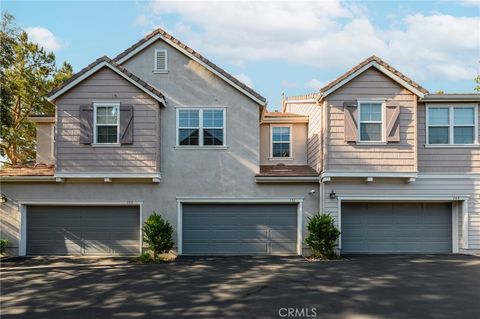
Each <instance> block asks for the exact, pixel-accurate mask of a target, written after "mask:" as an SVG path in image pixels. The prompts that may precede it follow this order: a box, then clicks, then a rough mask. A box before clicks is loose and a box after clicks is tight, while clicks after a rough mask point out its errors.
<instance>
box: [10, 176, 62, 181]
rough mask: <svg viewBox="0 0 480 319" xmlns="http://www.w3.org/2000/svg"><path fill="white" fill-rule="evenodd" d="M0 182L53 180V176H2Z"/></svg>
mask: <svg viewBox="0 0 480 319" xmlns="http://www.w3.org/2000/svg"><path fill="white" fill-rule="evenodd" d="M0 182H55V177H54V176H2V177H0Z"/></svg>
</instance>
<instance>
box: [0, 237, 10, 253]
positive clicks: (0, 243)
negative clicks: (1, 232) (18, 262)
mask: <svg viewBox="0 0 480 319" xmlns="http://www.w3.org/2000/svg"><path fill="white" fill-rule="evenodd" d="M7 245H8V240H6V239H0V254H2V255H3V254H4V253H5V248H7Z"/></svg>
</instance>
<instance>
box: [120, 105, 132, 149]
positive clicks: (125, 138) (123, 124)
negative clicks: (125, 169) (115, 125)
mask: <svg viewBox="0 0 480 319" xmlns="http://www.w3.org/2000/svg"><path fill="white" fill-rule="evenodd" d="M120 144H133V106H132V105H121V106H120Z"/></svg>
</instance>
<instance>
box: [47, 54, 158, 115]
mask: <svg viewBox="0 0 480 319" xmlns="http://www.w3.org/2000/svg"><path fill="white" fill-rule="evenodd" d="M103 67H108V68H109V69H110V70H112V71H114V72H115V73H117V74H118V75H120V76H121V77H123V78H124V79H125V80H127V81H128V82H130V83H132V84H133V85H134V86H136V87H137V88H139V89H140V90H141V91H143V92H145V93H146V94H148V95H149V96H150V97H152V98H153V99H155V100H157V101H158V102H159V103H160V104H161V105H162V106H164V107H166V106H167V103H166V101H165V98H163V97H160V96H158V95H156V94H154V93H152V92H151V91H149V90H148V89H147V88H145V87H143V86H141V85H140V84H138V83H137V82H135V81H134V80H133V79H131V78H130V77H129V76H128V75H126V74H125V73H123V72H122V71H120V70H118V69H117V68H116V67H115V66H113V65H112V64H111V63H109V62H108V61H101V62H100V63H98V64H97V65H95V66H94V67H92V68H91V69H90V70H88V71H87V72H85V73H84V74H82V75H80V76H79V77H78V78H76V79H75V80H73V81H72V82H70V83H68V84H67V85H65V86H64V87H63V88H61V89H60V90H58V91H56V92H54V93H53V94H51V95H48V96H47V101H49V102H51V103H54V102H55V100H56V99H57V98H59V97H60V96H62V95H63V94H65V93H66V92H68V91H70V90H71V89H72V88H74V87H75V86H76V85H77V84H79V83H80V82H82V81H84V80H85V79H87V78H89V77H90V76H91V75H93V74H95V73H96V72H98V71H99V70H100V69H101V68H103Z"/></svg>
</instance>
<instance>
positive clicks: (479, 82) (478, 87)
mask: <svg viewBox="0 0 480 319" xmlns="http://www.w3.org/2000/svg"><path fill="white" fill-rule="evenodd" d="M475 83H476V86H475V91H477V92H480V75H478V76H477V77H476V78H475Z"/></svg>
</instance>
